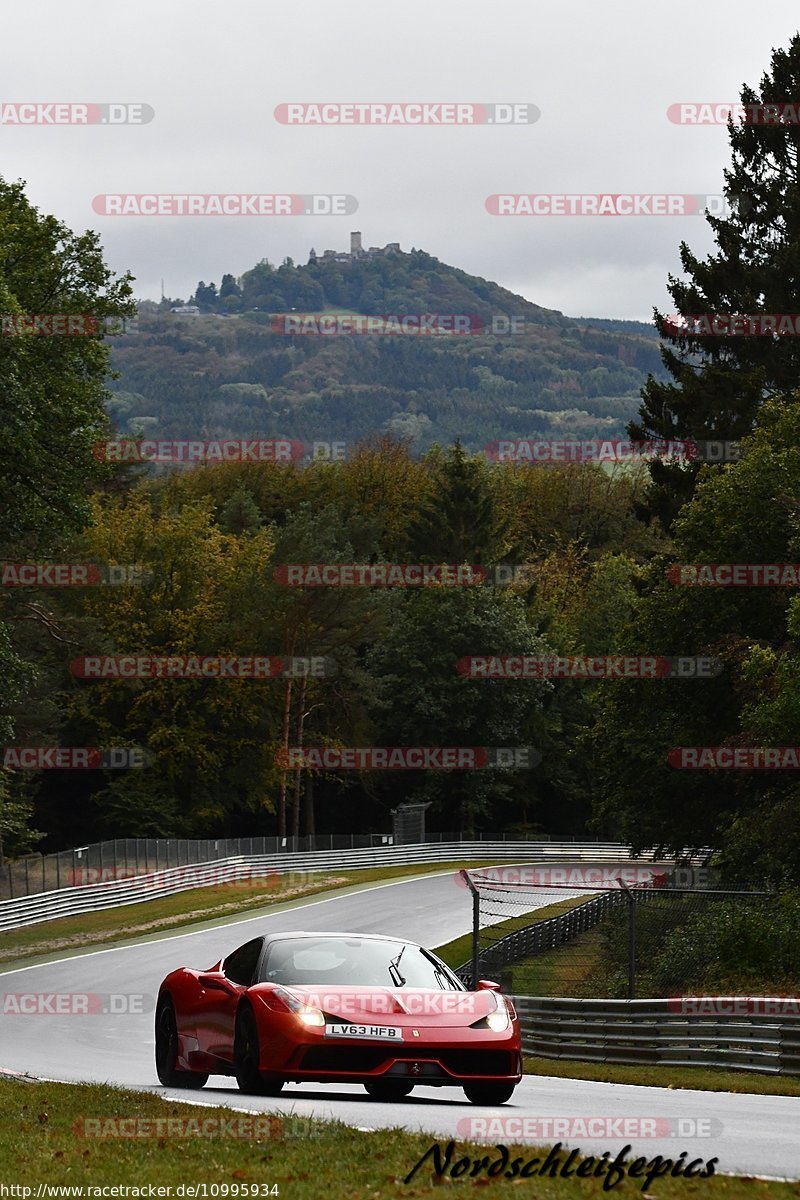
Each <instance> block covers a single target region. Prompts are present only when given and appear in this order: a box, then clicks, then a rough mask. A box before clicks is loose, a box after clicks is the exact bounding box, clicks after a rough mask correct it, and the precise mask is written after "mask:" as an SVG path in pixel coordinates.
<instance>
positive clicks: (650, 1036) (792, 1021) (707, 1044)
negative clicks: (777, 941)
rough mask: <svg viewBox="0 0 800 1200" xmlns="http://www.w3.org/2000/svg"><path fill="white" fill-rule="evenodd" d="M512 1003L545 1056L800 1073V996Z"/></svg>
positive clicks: (526, 1043) (535, 1050)
mask: <svg viewBox="0 0 800 1200" xmlns="http://www.w3.org/2000/svg"><path fill="white" fill-rule="evenodd" d="M513 1001H514V1004H515V1006H516V1008H517V1012H518V1013H519V1017H520V1024H521V1026H522V1049H523V1052H524V1053H525V1054H529V1055H534V1056H536V1057H539V1058H559V1059H577V1060H581V1061H588V1062H603V1063H605V1062H610V1063H644V1064H653V1065H655V1064H660V1065H661V1066H673V1067H702V1066H707V1067H728V1068H730V1069H732V1070H736V1071H764V1072H768V1073H771V1074H776V1075H800V998H792V997H789V998H787V997H775V998H770V997H758V998H752V997H742V996H715V997H713V998H710V997H709V998H707V999H703V1000H699V999H698V998H696V997H694V998H693V997H685V998H677V999H663V1000H573V999H562V998H560V997H540V996H514V997H513Z"/></svg>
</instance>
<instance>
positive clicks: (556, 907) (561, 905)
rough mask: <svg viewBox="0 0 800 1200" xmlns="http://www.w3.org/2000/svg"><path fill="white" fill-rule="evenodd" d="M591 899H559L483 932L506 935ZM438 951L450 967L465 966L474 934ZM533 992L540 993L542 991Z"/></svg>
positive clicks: (455, 940) (467, 934) (454, 941)
mask: <svg viewBox="0 0 800 1200" xmlns="http://www.w3.org/2000/svg"><path fill="white" fill-rule="evenodd" d="M589 899H591V897H590V896H581V897H579V898H577V899H572V898H571V899H569V900H558V901H556V903H555V904H548V905H547V907H546V908H536V909H531V910H530V911H529V912H526V913H520V915H519V916H517V917H509V918H508V920H507V921H500V922H499V923H498V924H497V925H490V926H484V928H483V930H482V933H483V934H484V935H485V934H486V933H487V932H488V930H489V929H491V931H492V938H493V939H496V938H501V937H505V936H506V935H507V934H509V933H515V932H516V930H517V929H524V928H525V926H526V925H533V924H538V922H539V921H546V920H547V919H548V918H549V917H557V916H558V915H559V913H563V912H567V911H568V910H569V909H570V908H576V907H577V905H579V904H583V903H584V901H586V900H589ZM436 953H437V954H438V955H439V957H440V958H441V959H442V960H443V961H444V962H446V963H447V965H448V967H461V966H463V965H464V963H467V962H469V960H470V955H471V954H472V934H471V933H465V934H464V936H463V937H459V938H454V939H453V941H452V942H446V943H445V945H444V946H439V947H437V950H436ZM531 994H532V995H540V994H541V993H538V992H537V993H531Z"/></svg>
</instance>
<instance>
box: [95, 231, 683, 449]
mask: <svg viewBox="0 0 800 1200" xmlns="http://www.w3.org/2000/svg"><path fill="white" fill-rule="evenodd" d="M189 300H190V301H191V303H192V305H193V306H195V307H197V308H198V309H199V310H200V312H199V315H181V314H179V313H173V312H172V311H171V309H172V308H173V307H178V303H177V301H173V300H165V301H164V302H163V303H162V304H161V305H156V304H153V303H144V304H142V305H140V308H139V317H138V320H137V322H136V326H135V332H132V331H131V328H130V326H127V327H126V329H125V330H124V331H123V332H122V334H121V335H120V336H117V337H114V338H113V339H112V342H113V360H112V361H113V365H114V367H115V369H116V370H117V371H118V372H119V378H118V379H117V380H116V381H115V382H114V384H113V387H114V393H113V396H112V398H111V401H110V406H109V411H110V413H111V415H112V417H113V418H114V421H115V423H116V425H117V428H118V430H119V432H120V433H121V434H123V435H133V436H136V435H137V434H138V435H144V436H147V437H159V438H185V437H193V436H194V437H196V436H213V437H251V436H265V437H271V436H283V437H288V438H292V439H295V440H298V441H302V442H313V441H328V442H331V441H346V442H357V441H360V440H361V439H363V438H364V437H368V436H371V435H372V434H374V433H375V432H379V433H388V434H390V435H394V436H397V437H401V438H403V439H406V440H408V442H409V444H410V446H411V448H412V449H413V450H414V452H416V453H420V452H424V451H425V450H427V449H429V448H430V447H431V446H432V445H433V444H434V443H437V442H438V443H440V444H442V445H448V444H450V443H452V442H454V441H455V440H457V439H458V440H460V441H461V442H462V444H463V445H464V446H465V447H466V448H467V449H471V450H480V449H481V448H482V447H483V446H485V445H486V444H487V443H489V442H491V441H494V440H496V439H498V438H509V437H511V438H514V437H520V438H529V437H535V438H539V437H547V436H555V437H560V438H561V437H563V438H578V439H587V438H595V437H606V438H608V437H611V438H613V437H623V436H624V430H625V424H626V422H627V421H628V420H630V418H631V417H632V416H633V415H634V413H635V411H636V406H637V398H638V394H639V391H640V389H641V387H642V386H643V384H644V382H645V379H646V377H647V375H648V373H651V372H653V373H655V374H656V375H657V376H658V377H659V378H663V377H664V370H663V367H662V364H661V360H660V357H659V352H658V334H657V332H656V330H655V329H654V328H653V327H651V326H648V325H644V324H638V325H637V323H636V322H600V321H598V322H594V321H591V320H588V319H587V320H584V319H581V320H572V319H570V318H568V317H564V316H563V315H562V314H561V313H559V312H555V311H552V310H549V309H545V308H540V307H539V306H538V305H535V304H532V303H530V301H527V300H524V299H522V297H520V296H515V295H513V294H512V293H511V292H509V291H507V290H506V289H504V288H501V287H499V286H498V285H497V284H495V283H490V282H488V281H486V280H484V279H478V278H476V277H474V276H471V275H467V274H466V273H465V272H464V271H460V270H458V269H456V268H454V267H450V266H447V265H445V264H444V263H441V262H439V261H438V260H437V259H435V258H433V257H432V256H431V255H429V254H426V253H424V252H423V251H421V250H419V251H412V252H411V253H403V252H395V253H390V254H388V255H386V256H385V257H375V258H367V259H362V260H358V259H356V260H354V261H351V262H344V263H340V262H333V261H331V260H324V259H317V260H316V262H311V263H309V265H308V266H305V267H303V266H295V265H294V264H293V263H292V262H291V260H288V259H287V260H286V261H285V262H284V263H283V264H282V265H281V266H279V267H274V266H272V265H270V263H268V262H267V261H266V260H265V261H263V262H261V263H259V264H257V265H256V266H255V267H253V269H252V270H250V271H246V272H245V274H244V275H243V276H242V278H241V279H240V280H236V279H234V278H233V276H232V275H225V276H224V277H223V279H222V282H221V284H220V286H219V289H217V287H216V285H214V284H206V283H204V282H201V283H200V284H198V287H197V290H196V292H195V294H194V295H193V296H191V297H189ZM298 312H300V313H334V312H335V313H342V314H345V313H347V314H352V313H360V314H367V315H408V314H411V315H413V316H418V315H422V314H434V313H435V314H445V315H451V316H452V315H465V316H467V317H469V318H471V320H472V324H471V328H474V329H478V330H479V332H470V333H467V334H452V335H450V336H445V335H438V336H424V335H423V336H411V335H409V336H398V335H391V334H386V335H380V334H350V335H345V334H333V335H331V334H328V335H326V334H322V333H320V334H313V333H307V334H296V335H292V334H289V335H287V334H285V333H283V332H280V331H278V329H277V328H276V325H278V326H279V327H280V328H281V329H282V328H283V326H280V323H279V322H275V320H274V314H292V313H298ZM512 320H515V321H516V325H513V326H512V324H511V322H512ZM493 330H494V331H495V332H493ZM204 431H205V432H204Z"/></svg>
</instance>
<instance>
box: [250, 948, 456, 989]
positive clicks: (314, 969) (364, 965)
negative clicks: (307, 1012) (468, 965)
mask: <svg viewBox="0 0 800 1200" xmlns="http://www.w3.org/2000/svg"><path fill="white" fill-rule="evenodd" d="M259 983H281V984H290V985H291V984H296V985H298V986H305V985H317V984H327V985H332V986H334V987H337V986H340V985H347V984H352V985H353V986H354V987H407V988H441V989H442V990H443V991H459V992H461V991H464V985H463V984H462V983H461V981H460V980H459V979H458V978H457V976H455V975H453V974H452V972H451V971H449V970H448V969H447V967H445V966H444V965H443V964H442V963H439V962H437V961H436V960H435V959H433V958H431V957H429V956H428V955H427V954H426V953H425V952H424V951H423V950H421V949H420V948H419V946H414V945H412V944H411V943H408V942H389V941H385V942H384V941H379V940H377V939H375V940H372V939H370V938H359V937H352V938H344V937H342V938H338V937H319V938H315V937H303V938H283V939H280V940H278V941H275V942H272V944H271V945H270V946H269V948H268V950H267V953H266V955H265V957H264V961H263V963H262V966H261V970H260V971H259Z"/></svg>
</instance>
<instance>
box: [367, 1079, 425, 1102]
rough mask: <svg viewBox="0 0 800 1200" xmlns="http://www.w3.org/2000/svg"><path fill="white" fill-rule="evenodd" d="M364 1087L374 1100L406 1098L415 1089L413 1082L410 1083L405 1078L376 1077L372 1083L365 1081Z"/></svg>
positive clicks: (390, 1100) (391, 1100)
mask: <svg viewBox="0 0 800 1200" xmlns="http://www.w3.org/2000/svg"><path fill="white" fill-rule="evenodd" d="M364 1087H365V1088H366V1090H367V1095H368V1096H371V1097H372V1099H373V1100H383V1101H389V1102H393V1101H396V1100H405V1098H406V1096H410V1095H411V1093H412V1092H413V1090H414V1085H413V1083H408V1082H407V1081H406V1080H405V1079H374V1080H372V1081H371V1082H370V1083H365V1084H364Z"/></svg>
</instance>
